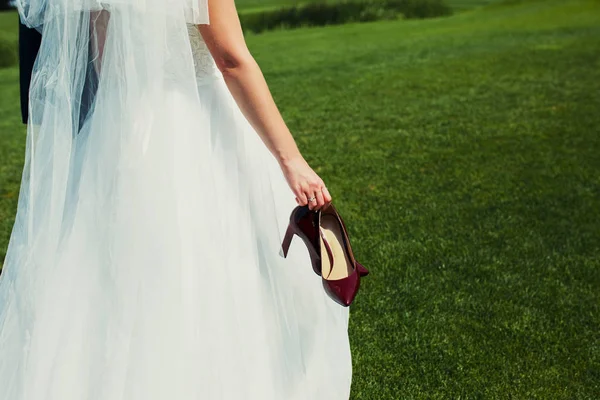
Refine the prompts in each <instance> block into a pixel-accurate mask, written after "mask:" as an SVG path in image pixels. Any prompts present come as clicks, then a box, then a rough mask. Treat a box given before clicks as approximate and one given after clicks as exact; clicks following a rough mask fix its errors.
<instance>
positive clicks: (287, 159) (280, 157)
mask: <svg viewBox="0 0 600 400" xmlns="http://www.w3.org/2000/svg"><path fill="white" fill-rule="evenodd" d="M275 158H277V161H278V162H279V165H280V166H281V167H287V166H289V165H291V164H293V163H296V162H298V160H302V159H303V157H302V154H300V151H299V150H298V149H295V150H292V151H281V152H277V154H276V155H275Z"/></svg>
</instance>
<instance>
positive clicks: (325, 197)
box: [323, 185, 332, 208]
mask: <svg viewBox="0 0 600 400" xmlns="http://www.w3.org/2000/svg"><path fill="white" fill-rule="evenodd" d="M323 200H324V201H325V207H324V208H327V207H328V206H329V203H331V200H332V198H331V194H329V190H327V187H326V186H325V185H323Z"/></svg>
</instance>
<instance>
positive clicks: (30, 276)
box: [0, 77, 352, 400]
mask: <svg viewBox="0 0 600 400" xmlns="http://www.w3.org/2000/svg"><path fill="white" fill-rule="evenodd" d="M199 84H200V85H201V87H199V88H198V91H197V92H198V95H199V96H200V98H199V99H194V101H190V99H189V98H188V94H186V93H182V92H181V91H179V90H176V89H174V90H173V91H172V92H168V91H167V93H168V95H167V96H166V97H165V98H164V99H162V101H161V102H160V103H159V104H157V102H156V99H154V100H151V103H148V102H147V100H146V99H144V98H141V99H140V102H139V108H138V109H137V111H135V112H128V113H127V114H123V113H121V114H119V110H110V109H109V108H105V109H104V110H97V111H96V113H95V115H94V118H92V119H90V120H88V121H87V122H86V123H85V124H84V125H83V126H82V127H81V130H80V131H79V133H78V134H77V135H76V136H75V137H74V139H73V145H72V147H71V153H70V155H69V157H70V160H69V161H70V167H69V177H68V183H67V188H68V190H67V193H66V197H65V200H64V205H65V206H64V210H65V211H64V213H63V214H61V215H56V216H55V215H54V214H53V213H52V209H53V208H52V205H51V204H49V206H48V210H47V212H48V215H46V218H49V219H52V218H58V219H60V220H57V221H54V222H56V223H57V224H58V226H60V232H58V233H56V232H48V233H47V235H46V234H45V232H44V231H42V232H39V231H38V232H37V233H38V234H37V235H36V236H35V237H36V238H37V239H36V240H33V241H32V240H31V238H30V237H26V236H27V235H26V232H31V230H32V229H35V228H36V226H37V225H35V221H32V220H31V216H29V215H26V214H25V211H23V210H19V212H20V213H21V214H18V215H17V220H16V222H15V226H14V228H13V232H12V235H11V239H10V244H9V248H8V252H7V256H6V261H5V266H4V271H3V274H2V275H1V277H0V399H2V400H92V399H93V400H154V399H156V400H158V399H160V400H166V399H174V400H175V399H176V400H188V399H189V400H191V399H194V400H195V399H205V400H218V399H231V400H233V399H235V400H240V399H256V400H292V399H297V400H320V399H323V400H325V399H327V400H347V399H348V398H349V393H350V384H351V375H352V367H351V356H350V348H349V341H348V316H349V314H348V309H347V308H343V307H340V306H339V305H338V304H336V303H334V302H333V301H332V300H331V299H329V298H328V297H327V296H326V295H325V293H324V291H323V288H322V286H321V283H320V277H318V276H317V275H315V274H314V272H313V271H312V268H311V266H310V261H309V256H308V252H307V250H306V248H305V247H304V244H303V243H302V241H301V240H298V239H296V240H294V241H293V242H292V247H291V249H290V253H289V255H288V258H287V259H284V258H282V257H281V255H280V240H281V238H282V233H283V232H285V228H286V225H287V222H288V218H289V214H290V212H291V211H292V209H293V208H294V207H295V206H296V203H295V200H294V195H293V194H292V192H291V190H290V189H289V188H288V186H287V183H286V182H285V179H284V177H283V175H282V173H281V170H280V169H279V166H278V164H277V162H276V160H275V159H274V157H273V156H272V155H271V154H270V153H269V151H268V150H267V148H266V147H265V146H264V144H263V143H262V141H261V140H260V138H259V137H258V135H257V134H256V132H255V131H254V130H253V129H252V128H251V126H250V125H249V124H248V122H247V121H246V120H245V118H244V117H243V115H242V114H241V112H240V110H239V108H238V107H237V105H236V104H235V102H234V100H233V98H232V97H231V95H230V93H229V91H228V90H227V87H226V85H225V83H224V80H223V78H222V77H211V78H209V79H206V80H204V81H202V82H201V83H199ZM101 95H104V96H108V97H109V96H110V93H104V94H101ZM105 100H106V99H105ZM109 103H110V101H105V104H109ZM192 104H193V105H194V106H191V105H192ZM197 104H200V105H201V107H199V108H198V107H197ZM111 118H112V119H115V118H121V119H122V120H123V121H121V123H122V124H125V125H126V126H128V127H129V129H130V134H129V135H127V137H126V138H118V140H110V139H108V138H107V135H108V136H109V135H110V132H103V133H102V134H99V132H100V131H101V130H102V129H104V130H105V127H106V125H107V124H106V121H109V120H110V119H111ZM100 121H104V125H102V126H101V125H100ZM173 121H176V122H175V123H173ZM103 127H104V128H103ZM32 140H35V138H33V139H32ZM206 143H210V145H209V146H207V145H206ZM37 168H38V169H40V168H44V166H43V165H42V166H40V165H38V166H37ZM20 196H27V193H26V189H22V190H21V194H20ZM28 224H29V229H26V227H27V225H28ZM44 226H47V225H43V224H40V225H39V227H38V228H37V229H38V230H39V229H44Z"/></svg>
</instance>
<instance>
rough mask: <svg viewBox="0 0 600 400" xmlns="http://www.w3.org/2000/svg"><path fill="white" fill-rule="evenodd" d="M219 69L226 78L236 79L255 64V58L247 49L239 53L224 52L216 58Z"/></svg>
mask: <svg viewBox="0 0 600 400" xmlns="http://www.w3.org/2000/svg"><path fill="white" fill-rule="evenodd" d="M215 63H216V64H217V68H219V71H221V74H223V76H224V77H225V78H236V77H238V76H239V75H240V74H241V73H242V72H243V71H245V70H247V69H248V68H249V67H250V66H252V65H254V64H255V61H254V57H252V55H251V54H250V52H249V51H248V50H247V49H246V50H244V51H239V52H224V53H223V54H219V55H217V57H215Z"/></svg>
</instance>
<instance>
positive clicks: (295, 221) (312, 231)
mask: <svg viewBox="0 0 600 400" xmlns="http://www.w3.org/2000/svg"><path fill="white" fill-rule="evenodd" d="M330 207H331V205H330ZM320 213H321V211H312V210H310V209H309V208H308V206H297V207H296V208H294V210H293V211H292V213H291V214H290V223H289V225H288V228H287V231H286V233H285V237H284V239H283V243H282V244H281V248H282V255H283V257H284V258H285V257H287V252H288V249H289V248H290V244H291V243H292V238H293V236H294V235H298V236H299V237H300V238H301V239H302V240H303V241H304V244H305V245H306V247H307V248H308V253H309V254H310V260H311V264H312V267H313V271H315V274H317V275H319V276H321V246H320V243H319V233H318V231H319V229H318V227H319V226H320ZM336 213H337V211H336ZM338 215H339V214H338ZM340 221H341V222H342V227H343V228H344V231H345V232H346V235H347V230H346V225H345V224H344V221H343V220H342V219H341V217H340ZM356 270H357V271H358V274H359V275H360V276H361V277H363V276H367V275H369V270H368V269H366V268H365V267H364V266H363V265H362V264H360V263H359V262H358V261H356Z"/></svg>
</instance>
